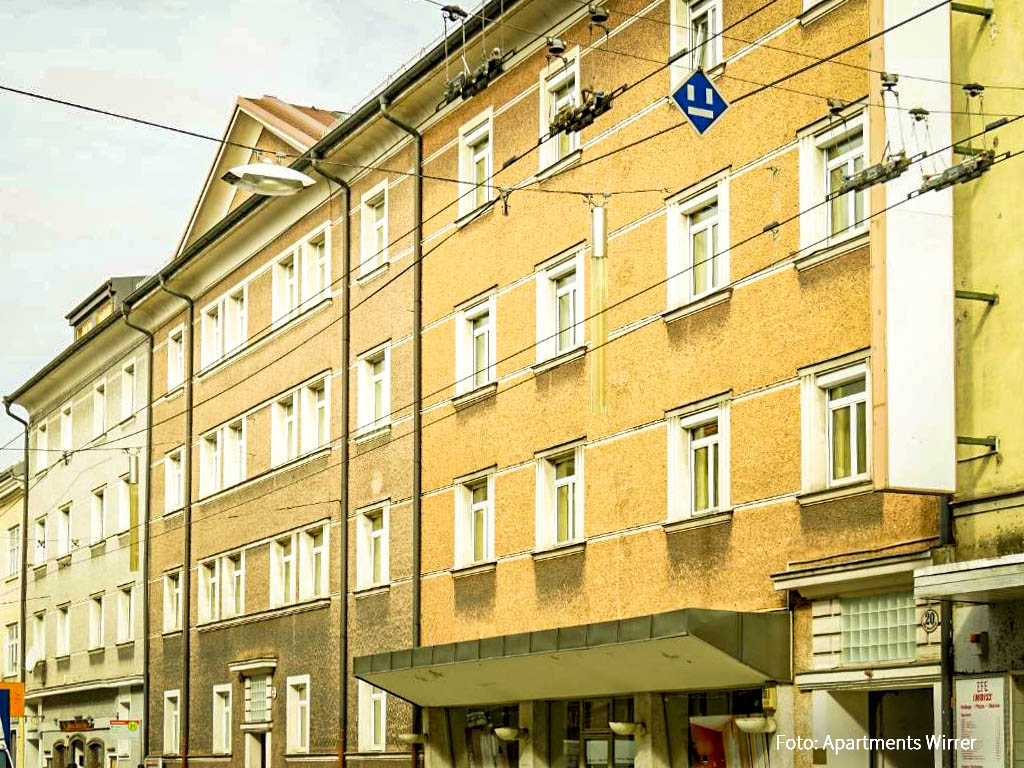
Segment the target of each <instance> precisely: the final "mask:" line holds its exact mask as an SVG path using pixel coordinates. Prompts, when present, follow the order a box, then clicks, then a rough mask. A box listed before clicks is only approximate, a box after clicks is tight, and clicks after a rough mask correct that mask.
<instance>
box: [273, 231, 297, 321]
mask: <svg viewBox="0 0 1024 768" xmlns="http://www.w3.org/2000/svg"><path fill="white" fill-rule="evenodd" d="M298 261H299V251H298V249H296V250H293V251H291V252H289V253H288V254H287V255H285V256H283V257H282V258H281V259H279V260H278V262H277V263H276V264H275V265H274V271H273V274H274V277H273V283H274V287H273V290H274V299H273V320H274V322H275V323H282V322H286V321H288V320H290V319H292V318H293V317H295V316H296V315H297V314H298V309H299V264H298Z"/></svg>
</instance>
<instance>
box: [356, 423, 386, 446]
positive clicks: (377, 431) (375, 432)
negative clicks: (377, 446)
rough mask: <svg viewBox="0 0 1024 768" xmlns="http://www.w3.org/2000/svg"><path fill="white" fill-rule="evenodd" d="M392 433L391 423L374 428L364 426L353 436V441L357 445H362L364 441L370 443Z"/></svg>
mask: <svg viewBox="0 0 1024 768" xmlns="http://www.w3.org/2000/svg"><path fill="white" fill-rule="evenodd" d="M390 434H391V425H390V424H384V425H383V426H380V427H373V428H372V429H370V428H366V427H364V428H363V429H361V430H358V431H356V433H355V435H354V436H353V437H352V441H353V442H354V443H355V444H356V445H362V444H363V443H369V442H371V441H373V440H376V439H378V438H381V437H386V436H388V435H390Z"/></svg>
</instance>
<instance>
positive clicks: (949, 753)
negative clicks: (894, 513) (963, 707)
mask: <svg viewBox="0 0 1024 768" xmlns="http://www.w3.org/2000/svg"><path fill="white" fill-rule="evenodd" d="M939 529H940V530H939V542H940V544H941V545H942V547H943V549H944V551H945V552H946V553H947V554H951V552H952V549H953V544H954V538H953V515H952V512H951V510H950V508H949V496H940V497H939ZM939 632H940V635H939V640H940V655H939V658H940V669H941V678H942V680H941V682H940V685H941V690H940V696H939V698H940V700H941V706H942V712H941V723H942V735H943V736H945V737H946V742H945V743H946V744H947V745H948V744H949V739H952V738H954V734H953V725H954V724H953V706H954V702H953V674H954V672H955V669H954V657H953V654H954V650H953V602H952V601H951V600H943V601H942V602H941V603H940V605H939ZM953 764H954V754H953V748H952V747H949V746H947V747H946V749H944V750H943V751H942V768H952V767H953Z"/></svg>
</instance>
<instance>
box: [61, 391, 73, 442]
mask: <svg viewBox="0 0 1024 768" xmlns="http://www.w3.org/2000/svg"><path fill="white" fill-rule="evenodd" d="M72 435H73V422H72V415H71V403H67V404H66V405H64V407H63V408H61V409H60V449H61V450H62V451H70V450H72V449H73V448H74V444H73V442H72Z"/></svg>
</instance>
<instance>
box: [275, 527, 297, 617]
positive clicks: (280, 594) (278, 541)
mask: <svg viewBox="0 0 1024 768" xmlns="http://www.w3.org/2000/svg"><path fill="white" fill-rule="evenodd" d="M286 544H287V546H288V550H287V553H286V552H285V545H286ZM288 565H290V571H286V566H288ZM286 573H290V579H285V575H286ZM298 600H299V552H298V541H297V537H296V535H295V533H287V534H284V535H282V536H278V537H277V538H275V539H274V540H273V541H272V542H271V543H270V606H271V607H272V608H279V607H281V606H284V605H292V604H294V603H296V602H298Z"/></svg>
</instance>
